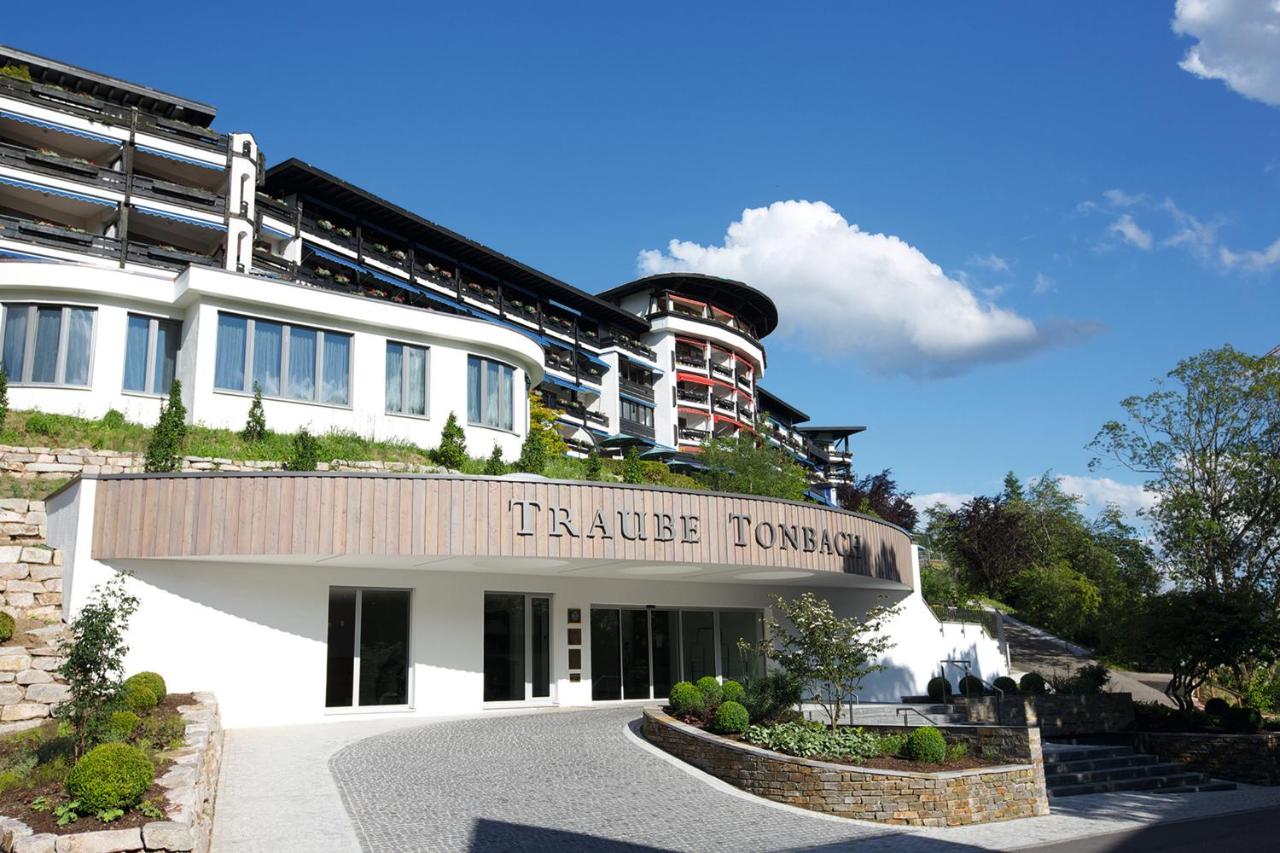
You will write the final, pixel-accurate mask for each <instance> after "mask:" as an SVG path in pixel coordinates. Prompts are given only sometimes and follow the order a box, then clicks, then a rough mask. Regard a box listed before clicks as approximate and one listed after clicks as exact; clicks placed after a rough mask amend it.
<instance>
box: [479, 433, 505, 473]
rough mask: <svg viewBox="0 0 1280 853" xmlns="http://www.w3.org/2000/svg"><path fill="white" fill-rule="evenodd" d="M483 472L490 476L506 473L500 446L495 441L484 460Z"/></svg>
mask: <svg viewBox="0 0 1280 853" xmlns="http://www.w3.org/2000/svg"><path fill="white" fill-rule="evenodd" d="M484 473H485V474H487V475H488V476H490V477H498V476H501V475H503V474H505V473H507V466H506V463H504V462H503V461H502V448H501V447H499V446H498V443H497V442H496V441H495V442H494V443H493V452H492V453H490V454H489V458H488V459H486V460H485V461H484Z"/></svg>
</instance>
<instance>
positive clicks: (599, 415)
mask: <svg viewBox="0 0 1280 853" xmlns="http://www.w3.org/2000/svg"><path fill="white" fill-rule="evenodd" d="M583 417H585V418H586V419H587V420H589V421H591V422H592V423H595V424H600V425H601V426H606V427H607V426H608V425H609V416H608V415H606V414H605V413H604V412H597V411H594V410H592V409H583Z"/></svg>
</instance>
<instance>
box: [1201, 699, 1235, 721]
mask: <svg viewBox="0 0 1280 853" xmlns="http://www.w3.org/2000/svg"><path fill="white" fill-rule="evenodd" d="M1230 710H1231V703H1230V702H1228V701H1227V700H1226V699H1223V698H1222V697H1221V696H1214V697H1213V698H1212V699H1210V700H1209V701H1208V702H1205V703H1204V712H1205V713H1206V714H1208V715H1209V716H1211V717H1221V716H1222V715H1223V714H1225V713H1227V712H1228V711H1230Z"/></svg>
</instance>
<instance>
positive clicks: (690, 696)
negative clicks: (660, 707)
mask: <svg viewBox="0 0 1280 853" xmlns="http://www.w3.org/2000/svg"><path fill="white" fill-rule="evenodd" d="M667 701H668V702H669V703H671V710H673V711H675V712H676V713H677V714H697V713H698V712H700V711H701V710H702V691H700V690H698V688H696V687H694V686H693V685H692V684H690V683H689V682H687V681H678V682H676V683H675V684H674V685H672V687H671V693H670V695H669V696H667Z"/></svg>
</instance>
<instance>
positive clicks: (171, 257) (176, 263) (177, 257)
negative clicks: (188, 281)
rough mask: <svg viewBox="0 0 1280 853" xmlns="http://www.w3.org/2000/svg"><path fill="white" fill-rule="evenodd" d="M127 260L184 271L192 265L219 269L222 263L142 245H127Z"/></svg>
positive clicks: (186, 253)
mask: <svg viewBox="0 0 1280 853" xmlns="http://www.w3.org/2000/svg"><path fill="white" fill-rule="evenodd" d="M129 260H130V261H134V262H136V263H140V264H151V265H153V266H161V267H166V268H168V269H178V270H180V269H185V268H186V267H187V266H188V265H191V264H194V265H195V266H201V267H220V266H222V262H221V261H220V260H219V259H218V258H214V257H210V256H209V255H201V254H198V253H196V252H188V251H186V250H185V249H179V248H176V247H174V246H152V245H147V244H144V243H130V244H129Z"/></svg>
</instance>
